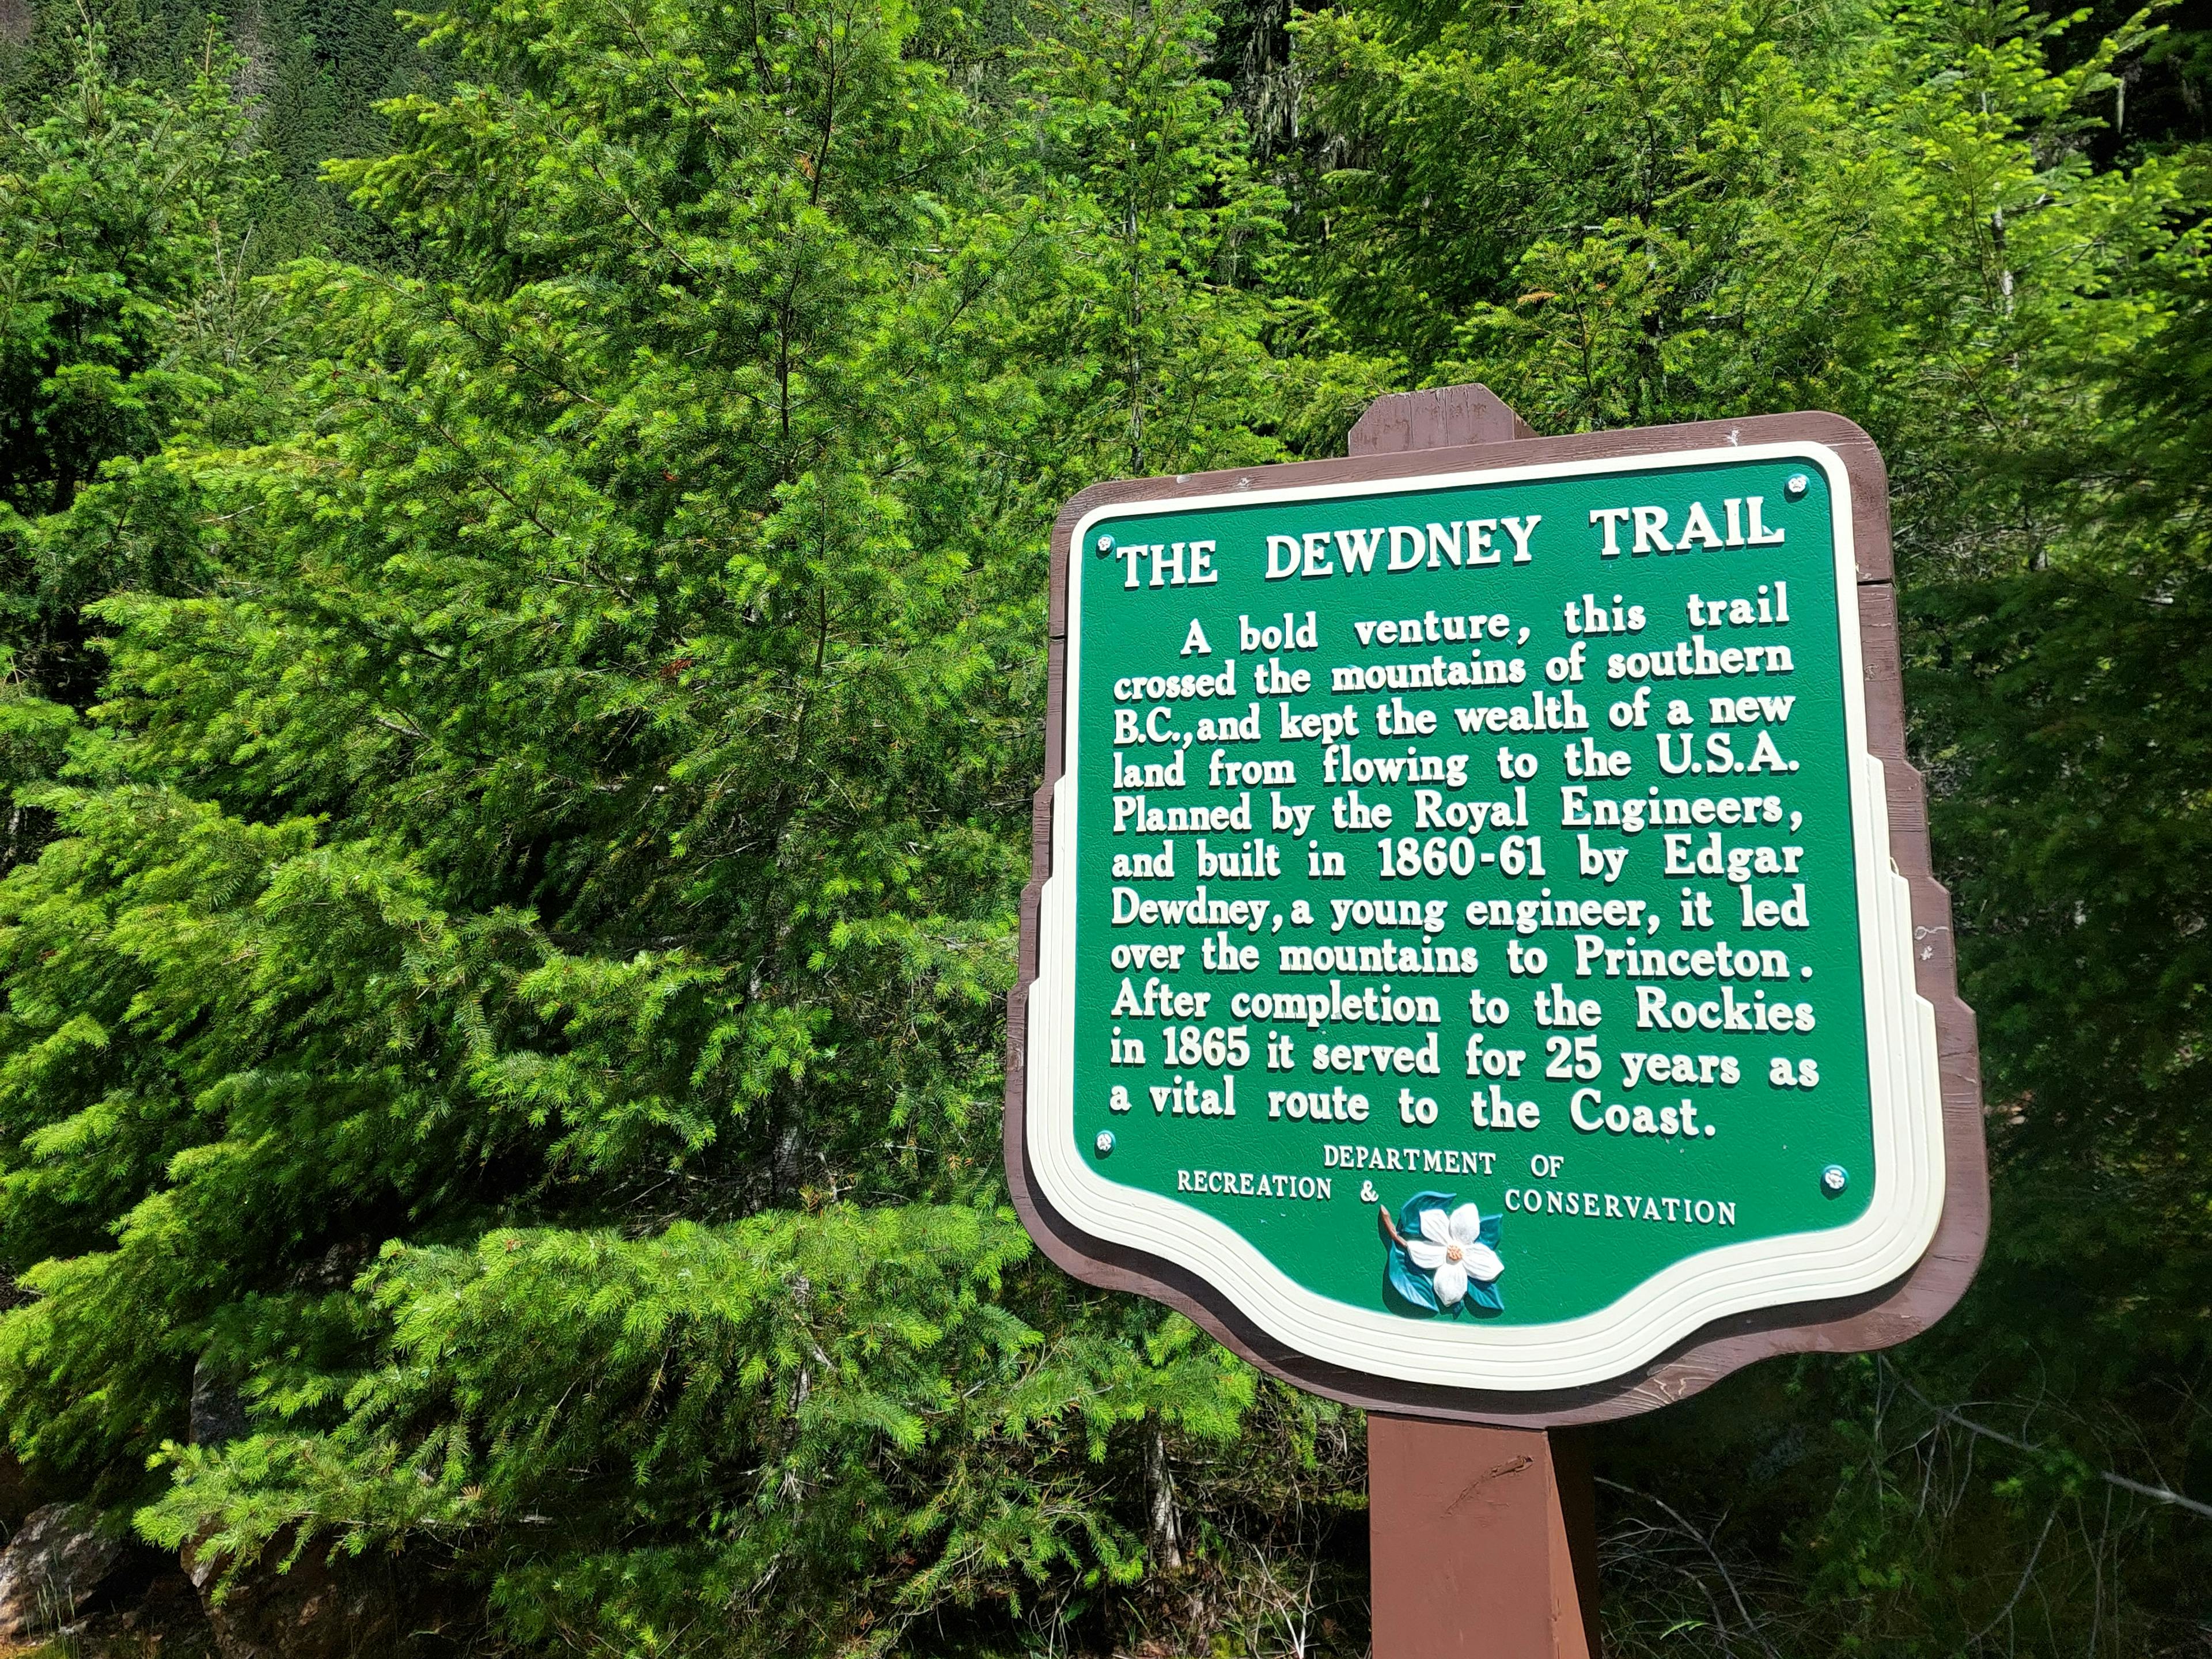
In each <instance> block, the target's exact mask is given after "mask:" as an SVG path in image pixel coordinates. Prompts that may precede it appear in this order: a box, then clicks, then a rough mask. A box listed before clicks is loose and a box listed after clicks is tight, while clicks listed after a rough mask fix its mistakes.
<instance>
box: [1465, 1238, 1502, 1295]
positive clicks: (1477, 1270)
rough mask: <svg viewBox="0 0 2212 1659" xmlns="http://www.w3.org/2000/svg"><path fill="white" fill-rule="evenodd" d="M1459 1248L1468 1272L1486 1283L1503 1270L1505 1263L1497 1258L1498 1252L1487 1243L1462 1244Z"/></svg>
mask: <svg viewBox="0 0 2212 1659" xmlns="http://www.w3.org/2000/svg"><path fill="white" fill-rule="evenodd" d="M1460 1250H1461V1252H1462V1255H1463V1257H1464V1259H1465V1261H1466V1264H1467V1270H1468V1273H1471V1274H1473V1275H1474V1277H1475V1278H1477V1279H1480V1280H1481V1281H1482V1282H1483V1283H1484V1284H1486V1285H1487V1284H1488V1283H1489V1282H1490V1281H1491V1280H1492V1279H1495V1278H1497V1277H1498V1274H1500V1273H1504V1271H1505V1264H1504V1262H1503V1261H1499V1260H1498V1252H1497V1251H1495V1250H1493V1249H1491V1248H1490V1246H1489V1245H1487V1244H1462V1245H1461V1246H1460Z"/></svg>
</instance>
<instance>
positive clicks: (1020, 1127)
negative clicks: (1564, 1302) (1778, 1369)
mask: <svg viewBox="0 0 2212 1659" xmlns="http://www.w3.org/2000/svg"><path fill="white" fill-rule="evenodd" d="M1527 432H1528V428H1527V427H1526V426H1525V425H1522V423H1521V422H1519V420H1518V418H1517V417H1516V416H1514V415H1513V414H1512V412H1511V411H1510V410H1507V409H1505V407H1504V404H1500V403H1498V400H1497V399H1496V398H1494V397H1492V395H1491V394H1490V393H1489V392H1486V391H1484V390H1483V389H1481V388H1480V387H1453V388H1447V389H1445V390H1443V391H1442V392H1428V393H1414V394H1407V395H1405V396H1404V397H1402V398H1386V399H1384V400H1383V401H1382V402H1381V403H1379V404H1377V405H1376V408H1375V409H1373V410H1370V411H1369V413H1368V415H1367V416H1365V417H1364V418H1363V420H1362V421H1361V422H1360V424H1359V426H1358V427H1357V428H1354V431H1353V435H1352V447H1353V449H1354V452H1355V453H1353V455H1352V456H1351V457H1350V458H1348V459H1343V460H1326V461H1307V462H1299V463H1295V464H1291V465H1281V466H1270V467H1255V468H1249V469H1243V470H1238V471H1225V472H1204V473H1192V474H1187V475H1184V476H1182V477H1172V478H1144V479H1128V480H1120V481H1116V482H1114V483H1103V484H1097V485H1094V486H1093V487H1092V488H1091V489H1086V490H1085V491H1083V492H1082V493H1081V494H1080V495H1077V496H1076V497H1075V498H1074V499H1073V500H1072V501H1069V502H1068V503H1067V504H1066V506H1065V507H1063V508H1062V509H1061V510H1060V517H1059V520H1058V521H1057V523H1056V524H1055V525H1054V532H1053V544H1052V598H1051V609H1050V621H1049V624H1048V635H1049V644H1048V649H1049V656H1048V690H1047V700H1046V715H1045V732H1046V735H1045V767H1044V779H1043V784H1042V787H1041V788H1040V789H1039V790H1038V791H1037V793H1036V802H1035V806H1034V810H1033V813H1032V842H1031V854H1030V882H1029V885H1028V886H1027V887H1026V888H1025V889H1024V891H1023V894H1022V909H1021V956H1020V976H1019V982H1018V985H1017V986H1016V987H1015V989H1014V992H1013V994H1012V997H1011V998H1010V1000H1009V1004H1008V1010H1007V1022H1006V1023H1007V1037H1006V1042H1007V1075H1006V1134H1005V1150H1006V1180H1007V1184H1008V1187H1009V1188H1010V1189H1011V1191H1012V1196H1013V1200H1014V1206H1015V1208H1016V1210H1017V1211H1018V1212H1019V1213H1020V1216H1021V1218H1022V1220H1023V1223H1024V1225H1026V1226H1027V1227H1028V1229H1029V1231H1030V1236H1031V1237H1034V1238H1035V1239H1036V1241H1037V1243H1038V1244H1039V1245H1040V1247H1041V1248H1042V1249H1043V1250H1044V1251H1045V1253H1046V1255H1048V1256H1049V1257H1050V1258H1051V1259H1052V1260H1053V1261H1054V1262H1056V1263H1057V1264H1058V1265H1059V1266H1060V1267H1064V1268H1065V1269H1066V1270H1067V1272H1069V1273H1073V1275H1074V1276H1075V1277H1077V1278H1078V1279H1083V1280H1085V1282H1086V1283H1089V1284H1092V1285H1099V1286H1101V1287H1103V1288H1105V1289H1109V1290H1117V1291H1134V1292H1136V1293H1137V1294H1139V1295H1140V1296H1146V1297H1152V1299H1154V1300H1155V1301H1158V1302H1163V1303H1165V1304H1168V1305H1169V1306H1170V1307H1174V1308H1176V1309H1179V1310H1182V1312H1184V1313H1185V1314H1188V1316H1190V1317H1191V1318H1192V1319H1194V1320H1195V1321H1196V1322H1198V1323H1199V1324H1200V1326H1202V1327H1204V1328H1206V1330H1207V1331H1209V1332H1210V1333H1212V1334H1213V1335H1214V1336H1215V1337H1216V1338H1218V1340H1220V1341H1222V1342H1223V1343H1225V1344H1226V1345H1227V1346H1229V1347H1230V1348H1231V1349H1232V1350H1234V1351H1235V1352H1237V1353H1238V1354H1241V1355H1242V1356H1243V1358H1246V1359H1248V1360H1249V1361H1250V1362H1251V1363H1252V1364H1255V1365H1257V1366H1259V1367H1260V1368H1261V1370H1266V1371H1268V1372H1271V1373H1273V1375H1275V1376H1279V1377H1281V1378H1283V1379H1284V1380H1285V1381H1286V1382H1289V1383H1294V1384H1296V1385H1297V1387H1299V1388H1303V1389H1310V1390H1312V1391H1313V1392H1315V1393H1316V1394H1321V1395H1328V1397H1330V1398H1332V1399H1335V1400H1340V1401H1345V1402H1346V1403H1348V1404H1352V1405H1356V1406H1360V1407H1369V1408H1371V1409H1375V1410H1378V1411H1383V1412H1388V1413H1395V1414H1399V1415H1407V1416H1422V1417H1432V1418H1438V1419H1448V1420H1455V1421H1462V1422H1477V1423H1493V1424H1502V1425H1516V1426H1521V1427H1529V1428H1535V1427H1546V1426H1551V1425H1565V1424H1575V1423H1591V1422H1599V1421H1602V1420H1604V1419H1609V1418H1616V1417H1625V1416H1629V1415H1632V1414H1633V1413H1638V1412H1644V1411H1650V1410H1652V1409H1654V1408H1656V1407H1660V1406H1664V1405H1668V1404H1671V1403H1673V1402H1674V1401H1678V1400H1681V1399H1685V1398H1686V1397H1687V1396H1689V1395H1693V1394H1696V1393H1697V1392H1699V1390H1700V1389H1705V1388H1706V1387H1708V1386H1710V1385H1711V1383H1715V1382H1717V1381H1718V1380H1719V1379H1720V1378H1722V1377H1723V1376H1727V1375H1728V1374H1729V1372H1731V1371H1733V1370H1737V1369H1738V1368H1740V1367H1741V1366H1744V1365H1747V1364H1751V1363H1752V1362H1753V1361H1754V1360H1759V1359H1764V1358H1769V1357H1770V1356H1772V1355H1775V1354H1783V1353H1795V1352H1863V1351H1865V1350H1868V1349H1874V1348H1883V1347H1888V1346H1893V1345H1894V1344H1896V1343H1899V1342H1901V1341H1904V1340H1905V1339H1906V1338H1908V1337H1911V1336H1912V1335H1914V1334H1917V1333H1918V1332H1920V1331H1922V1330H1924V1329H1926V1328H1928V1327H1929V1325H1931V1324H1933V1323H1934V1322H1936V1320H1937V1319H1939V1318H1941V1317H1942V1316H1943V1315H1944V1314H1945V1313H1947V1312H1948V1311H1949V1310H1950V1309H1951V1308H1952V1307H1953V1305H1954V1304H1956V1303H1957V1301H1958V1300H1959V1298H1960V1296H1961V1295H1963V1294H1964V1293H1965V1291H1966V1285H1967V1283H1968V1281H1969V1280H1971V1279H1972V1277H1973V1273H1974V1269H1975V1267H1976V1266H1977V1265H1978V1262H1979V1261H1980V1259H1981V1254H1982V1249H1983V1245H1984V1241H1985V1240H1986V1238H1987V1237H1988V1232H1989V1216H1990V1202H1989V1173H1988V1158H1987V1153H1986V1151H1985V1148H1984V1143H1983V1133H1982V1096H1981V1080H1980V1068H1979V1057H1978V1049H1977V1047H1976V1039H1975V1029H1974V1017H1973V1014H1972V1011H1971V1010H1969V1009H1968V1008H1967V1007H1966V1005H1965V1004H1964V1003H1962V1002H1961V1001H1960V1000H1959V994H1958V987H1957V975H1956V964H1955V959H1954V950H1953V937H1952V931H1951V902H1950V896H1949V894H1948V892H1947V891H1946V890H1944V889H1943V888H1942V885H1941V884H1938V883H1937V882H1936V878H1935V875H1934V872H1933V869H1932V867H1931V865H1930V861H1929V842H1928V812H1927V793H1926V790H1925V787H1924V786H1923V782H1922V780H1921V777H1920V775H1919V774H1918V773H1917V771H1916V770H1914V769H1913V768H1912V767H1911V764H1910V763H1909V762H1908V761H1907V760H1906V758H1905V709H1904V689H1903V674H1902V662H1901V659H1900V656H1899V641H1898V632H1897V601H1896V591H1895V588H1894V586H1893V565H1892V560H1891V552H1890V536H1889V494H1888V481H1887V471H1886V469H1885V468H1884V466H1883V465H1882V459H1881V454H1880V453H1879V452H1878V451H1877V450H1876V449H1875V445H1874V442H1873V441H1872V440H1871V439H1870V438H1869V437H1868V436H1867V435H1866V434H1865V433H1864V432H1863V431H1861V430H1860V429H1859V428H1857V426H1855V425H1853V424H1852V423H1851V422H1849V421H1846V420H1844V418H1843V417H1841V416H1835V415H1826V414H1794V415H1769V416H1751V417H1747V418H1746V419H1743V420H1740V421H1712V422H1695V423H1692V424H1686V425H1680V426H1666V427H1647V428H1638V429H1636V430H1633V431H1627V432H1606V433H1588V434H1581V435H1574V436H1571V437H1561V438H1535V437H1530V436H1527V435H1526V434H1527ZM1469 440H1490V441H1469ZM1790 441H1811V442H1816V443H1820V444H1825V445H1826V446H1827V447H1829V448H1830V449H1831V450H1832V451H1833V452H1834V453H1836V454H1837V455H1838V456H1839V457H1841V458H1842V459H1843V462H1844V468H1845V471H1846V472H1847V474H1848V476H1849V477H1850V484H1851V509H1852V514H1853V535H1854V542H1855V550H1856V556H1857V567H1858V608H1859V622H1860V629H1861V634H1862V650H1863V659H1864V667H1865V676H1866V685H1865V690H1866V705H1867V716H1868V736H1869V743H1870V745H1871V747H1872V750H1873V752H1874V753H1875V756H1876V757H1879V758H1880V759H1881V763H1882V765H1883V771H1884V776H1885V779H1886V783H1887V804H1888V813H1889V834H1890V838H1889V851H1890V857H1891V860H1892V861H1893V864H1894V865H1895V866H1896V869H1897V871H1898V872H1899V874H1900V875H1902V876H1903V877H1904V878H1905V879H1906V881H1907V882H1908V884H1910V887H1911V903H1912V921H1913V939H1914V951H1913V956H1914V974H1915V979H1916V984H1917V991H1918V993H1919V994H1920V996H1921V997H1922V998H1923V999H1925V1000H1927V1002H1928V1003H1929V1005H1930V1006H1932V1008H1933V1009H1934V1012H1935V1022H1936V1042H1937V1048H1938V1055H1939V1065H1940V1073H1941V1086H1942V1115H1943V1145H1944V1161H1945V1180H1946V1187H1945V1193H1944V1200H1943V1209H1942V1218H1941V1220H1940V1222H1939V1223H1938V1225H1937V1227H1936V1234H1935V1237H1934V1238H1933V1240H1932V1241H1931V1242H1930V1243H1929V1246H1928V1248H1927V1249H1926V1250H1925V1252H1924V1253H1923V1255H1921V1257H1920V1259H1919V1261H1917V1263H1916V1264H1915V1265H1914V1266H1913V1267H1912V1268H1911V1270H1910V1271H1909V1272H1907V1273H1905V1274H1904V1275H1902V1276H1901V1277H1899V1279H1895V1280H1893V1281H1892V1282H1891V1283H1890V1284H1889V1285H1885V1286H1883V1287H1882V1288H1881V1289H1880V1290H1877V1291H1871V1292H1869V1293H1867V1294H1865V1295H1863V1296H1858V1297H1850V1298H1845V1299H1841V1300H1833V1301H1826V1302H1817V1303H1804V1304H1796V1305H1793V1306H1789V1307H1784V1308H1777V1309H1772V1310H1765V1311H1764V1312H1759V1313H1751V1314H1743V1315H1739V1316H1734V1317H1731V1318H1728V1319H1724V1320H1720V1321H1717V1322H1714V1323H1712V1324H1710V1325H1707V1326H1705V1327H1704V1328H1702V1329H1700V1330H1699V1331H1698V1332H1696V1333H1695V1334H1692V1336H1690V1337H1688V1338H1687V1339H1686V1340H1683V1341H1681V1342H1680V1343H1677V1344H1676V1345H1675V1346H1674V1347H1672V1348H1671V1349H1669V1350H1668V1352H1664V1353H1662V1354H1660V1355H1659V1356H1657V1357H1656V1358H1654V1359H1652V1360H1651V1361H1650V1362H1649V1363H1647V1364H1644V1365H1642V1366H1640V1367H1638V1368H1637V1369H1636V1370H1632V1371H1631V1372H1629V1373H1627V1374H1626V1375H1623V1376H1619V1377H1616V1378H1613V1379H1611V1380H1609V1381H1607V1382H1605V1383H1595V1384H1592V1385H1589V1386H1586V1387H1581V1388H1575V1389H1557V1390H1552V1391H1547V1392H1541V1393H1507V1392H1504V1391H1498V1390H1490V1391H1484V1390H1476V1389H1443V1388H1436V1387H1431V1386H1425V1385H1422V1384H1419V1383H1401V1382H1397V1381H1394V1380H1392V1379H1390V1378H1387V1377H1381V1376H1372V1375H1369V1374H1367V1373H1364V1372H1359V1371H1354V1370H1348V1369H1346V1368H1343V1367H1339V1366H1335V1365H1332V1364H1327V1363H1324V1362H1322V1361H1317V1360H1316V1359H1314V1358H1311V1357H1310V1356H1309V1355H1305V1354H1303V1353H1300V1352H1297V1351H1296V1350H1293V1349H1291V1348H1289V1347H1288V1346H1285V1344H1283V1343H1282V1342H1280V1341H1279V1340H1276V1339H1275V1338H1274V1337H1273V1336H1271V1335H1269V1334H1267V1333H1265V1332H1263V1331H1261V1330H1260V1329H1258V1328H1256V1327H1255V1325H1254V1324H1253V1323H1252V1322H1250V1321H1249V1319H1247V1318H1246V1317H1245V1316H1243V1314H1242V1313H1240V1312H1239V1311H1238V1310H1237V1309H1236V1308H1235V1307H1234V1306H1233V1305H1231V1303H1230V1302H1229V1301H1228V1299H1227V1298H1226V1297H1225V1296H1223V1295H1222V1294H1221V1293H1220V1292H1218V1291H1216V1290H1214V1289H1213V1288H1212V1286H1210V1285H1207V1284H1206V1282H1205V1281H1204V1280H1202V1279H1200V1278H1199V1277H1198V1276H1197V1275H1196V1274H1195V1273H1192V1272H1190V1271H1189V1270H1188V1269H1187V1268H1184V1267H1181V1266H1179V1265H1178V1264H1176V1263H1174V1262H1171V1261H1164V1260H1163V1259H1161V1258H1159V1257H1158V1256H1155V1255H1149V1254H1147V1253H1145V1252H1143V1251H1139V1250H1136V1249H1130V1248H1127V1247H1125V1246H1122V1245H1119V1244H1115V1243H1107V1242H1105V1241H1102V1240H1099V1239H1097V1238H1093V1237H1090V1236H1089V1235H1087V1234H1085V1233H1084V1232H1083V1231H1080V1230H1079V1229H1078V1228H1077V1227H1075V1226H1074V1225H1073V1223H1071V1222H1070V1221H1069V1220H1068V1219H1067V1218H1066V1217H1064V1216H1062V1215H1061V1214H1060V1213H1059V1212H1057V1211H1055V1210H1054V1207H1053V1206H1052V1205H1051V1203H1050V1202H1049V1201H1048V1200H1047V1199H1046V1198H1045V1196H1044V1195H1043V1194H1042V1191H1041V1190H1040V1188H1039V1187H1038V1185H1037V1183H1036V1181H1035V1180H1034V1179H1033V1178H1032V1175H1031V1171H1030V1163H1029V1155H1028V1150H1027V1147H1028V1138H1027V1133H1026V1115H1025V1110H1024V1103H1025V1082H1026V1079H1025V1066H1026V1060H1027V1053H1028V1019H1027V1011H1028V1000H1029V994H1030V987H1031V985H1032V984H1033V983H1034V981H1036V976H1037V966H1038V948H1039V939H1038V931H1037V928H1038V908H1039V896H1040V894H1041V892H1042V887H1043V884H1044V882H1045V879H1046V878H1047V877H1048V876H1049V875H1050V874H1051V871H1052V829H1053V824H1052V813H1053V786H1054V783H1055V782H1056V781H1058V780H1059V779H1060V775H1061V774H1062V772H1063V770H1064V769H1065V755H1066V742H1065V729H1064V728H1065V717H1066V703H1067V686H1066V666H1067V598H1068V592H1067V588H1068V565H1069V559H1070V556H1071V548H1070V542H1071V538H1072V537H1073V533H1074V530H1075V527H1076V526H1077V524H1078V523H1079V522H1080V520H1082V518H1083V516H1084V515H1085V513H1087V512H1089V511H1091V510H1092V509H1093V508H1096V507H1100V506H1103V505H1106V504H1109V503H1115V504H1118V503H1124V502H1132V501H1157V502H1159V503H1161V504H1163V505H1170V504H1172V503H1173V502H1175V501H1177V500H1179V499H1182V498H1186V497H1194V496H1204V495H1220V494H1224V493H1227V492H1234V491H1238V490H1244V489H1252V490H1262V489H1283V488H1289V487H1295V486H1300V485H1310V484H1340V483H1370V482H1380V481H1383V480H1389V479H1396V478H1403V477H1418V476H1420V475H1423V474H1427V473H1447V472H1449V473H1468V472H1479V471H1484V470H1486V469H1491V468H1502V467H1507V466H1512V467H1527V466H1528V465H1532V464H1534V465H1547V464H1550V463H1554V462H1570V461H1585V460H1591V459H1609V458H1613V457H1630V456H1646V455H1652V454H1660V453H1668V452H1672V451H1677V450H1684V451H1686V450H1696V449H1710V448H1712V447H1718V446H1723V445H1738V444H1741V445H1753V444H1765V443H1781V442H1790ZM1363 452H1364V453H1363Z"/></svg>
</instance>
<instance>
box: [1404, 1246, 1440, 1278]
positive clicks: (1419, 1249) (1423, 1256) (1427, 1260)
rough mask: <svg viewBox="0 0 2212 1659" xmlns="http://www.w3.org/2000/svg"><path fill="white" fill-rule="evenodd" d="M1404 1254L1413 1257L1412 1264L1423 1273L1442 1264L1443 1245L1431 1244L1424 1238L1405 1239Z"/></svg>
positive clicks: (1429, 1271) (1433, 1270)
mask: <svg viewBox="0 0 2212 1659" xmlns="http://www.w3.org/2000/svg"><path fill="white" fill-rule="evenodd" d="M1406 1254H1407V1255H1409V1256H1411V1257H1413V1265H1414V1266H1415V1267H1419V1269H1420V1270H1421V1271H1422V1272H1423V1273H1434V1272H1436V1270H1437V1268H1439V1267H1443V1265H1444V1247H1443V1245H1441V1244H1432V1243H1430V1242H1429V1241H1428V1240H1427V1239H1425V1238H1409V1239H1407V1241H1406Z"/></svg>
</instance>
